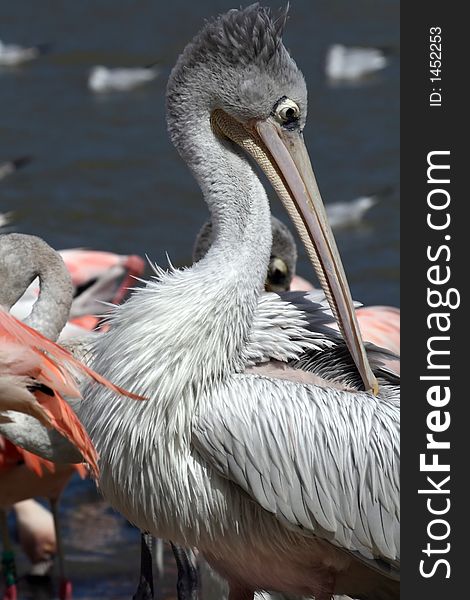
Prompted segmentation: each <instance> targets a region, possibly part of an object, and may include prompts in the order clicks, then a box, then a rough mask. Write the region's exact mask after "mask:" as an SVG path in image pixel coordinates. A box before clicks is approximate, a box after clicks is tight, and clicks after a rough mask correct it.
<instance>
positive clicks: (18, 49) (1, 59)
mask: <svg viewBox="0 0 470 600" xmlns="http://www.w3.org/2000/svg"><path fill="white" fill-rule="evenodd" d="M49 48H50V44H38V45H37V46H27V47H24V46H18V45H17V44H4V43H3V42H2V41H1V40H0V67H15V66H16V65H21V64H22V63H24V62H28V61H30V60H34V59H35V58H38V57H39V56H41V55H42V54H45V53H46V52H47V51H48V50H49Z"/></svg>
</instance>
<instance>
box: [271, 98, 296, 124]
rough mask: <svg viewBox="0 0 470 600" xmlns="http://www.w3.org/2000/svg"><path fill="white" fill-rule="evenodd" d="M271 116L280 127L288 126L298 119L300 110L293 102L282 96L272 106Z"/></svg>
mask: <svg viewBox="0 0 470 600" xmlns="http://www.w3.org/2000/svg"><path fill="white" fill-rule="evenodd" d="M272 115H273V117H274V118H275V119H276V121H278V122H279V123H280V124H281V125H290V124H292V123H295V122H296V121H297V120H298V118H299V117H300V108H299V107H298V106H297V104H296V103H295V102H294V101H293V100H290V99H289V98H286V97H285V96H284V97H283V98H281V99H280V100H278V101H277V102H276V104H275V105H274V108H273V111H272Z"/></svg>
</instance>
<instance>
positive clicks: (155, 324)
mask: <svg viewBox="0 0 470 600" xmlns="http://www.w3.org/2000/svg"><path fill="white" fill-rule="evenodd" d="M284 21H285V19H283V18H281V19H279V20H277V21H274V20H273V19H272V18H271V16H270V14H269V11H268V10H267V9H264V8H260V7H259V6H258V5H253V6H250V7H248V8H247V9H244V10H232V11H229V12H228V13H226V14H225V15H222V16H221V17H219V18H217V19H215V20H212V21H210V22H209V23H207V24H206V25H205V26H204V28H203V29H202V30H201V32H200V33H199V34H198V35H197V36H196V37H195V38H194V40H193V41H192V42H191V43H190V44H189V45H188V46H187V47H186V49H185V50H184V52H183V54H182V55H181V57H180V58H179V60H178V62H177V64H176V66H175V68H174V69H173V71H172V74H171V76H170V80H169V84H168V90H167V115H168V129H169V132H170V135H171V139H172V141H173V143H174V145H175V146H176V148H177V149H178V151H179V152H180V154H181V156H182V157H183V159H184V160H185V161H186V162H187V163H188V166H189V167H190V169H191V171H192V172H193V174H194V175H195V177H196V179H197V181H198V183H199V185H200V187H201V189H202V192H203V195H204V198H205V200H206V202H207V204H208V206H209V209H210V212H211V220H212V223H213V226H214V231H215V240H214V243H213V245H212V247H211V249H210V250H209V252H208V253H207V255H206V257H205V258H204V259H202V260H201V261H199V262H198V263H197V264H195V265H194V266H193V267H191V268H189V269H184V270H172V271H171V272H170V273H165V272H163V271H161V270H158V269H157V280H156V281H150V282H148V284H147V287H145V288H142V289H140V290H137V291H136V292H135V293H134V294H133V296H132V297H131V298H130V299H129V300H128V301H127V302H126V303H125V304H124V305H122V306H119V307H116V309H115V310H114V312H113V316H112V318H111V327H110V330H109V332H108V333H106V334H105V335H104V336H103V338H102V339H100V340H98V341H97V343H96V346H95V349H94V361H93V366H94V368H95V369H96V368H97V369H99V370H100V371H101V372H103V374H105V375H107V376H108V378H109V376H111V377H112V378H113V379H114V380H115V381H116V383H119V384H120V385H126V386H130V387H131V388H132V390H133V391H135V392H136V393H139V394H140V395H143V396H145V397H148V398H149V401H148V402H146V403H139V404H137V403H131V402H130V401H127V400H126V399H122V398H120V397H118V396H117V395H115V394H112V393H109V394H108V393H97V391H96V390H93V389H91V388H89V387H87V388H86V389H85V390H84V397H85V398H86V401H85V402H83V403H81V405H80V407H79V409H78V410H79V415H80V418H81V420H82V422H83V423H84V424H85V427H86V428H87V431H88V433H89V434H90V437H91V439H92V441H93V443H94V444H95V445H96V447H97V449H98V452H99V455H100V469H101V475H100V478H99V485H100V489H101V491H102V492H103V494H104V496H105V498H106V499H107V500H108V501H109V502H110V503H111V504H112V505H113V506H114V507H115V508H117V509H118V510H119V511H120V512H122V513H123V514H124V515H125V516H126V517H127V518H128V519H129V520H130V521H132V522H133V523H135V524H136V525H137V526H138V527H139V528H140V529H141V530H142V531H148V532H150V533H151V534H153V535H155V536H157V537H162V538H165V539H169V540H172V541H174V542H177V543H179V544H182V545H185V546H187V547H197V548H198V549H199V551H200V552H201V553H202V554H203V556H204V557H205V558H206V560H207V561H208V562H209V564H211V566H212V567H213V568H215V570H216V571H218V572H219V573H220V574H221V575H223V576H224V578H225V579H226V580H227V581H228V583H229V586H230V598H231V600H239V599H243V600H245V599H249V598H251V597H252V596H253V593H254V592H255V591H256V590H263V589H269V590H278V591H282V592H285V593H291V594H297V595H308V596H312V595H314V596H315V597H316V599H317V600H326V599H327V598H330V596H331V595H332V594H334V593H335V594H342V593H345V594H349V595H351V596H353V597H357V598H362V599H377V600H391V599H395V598H398V595H399V583H398V577H399V576H398V566H399V547H398V542H399V498H398V495H399V492H398V485H399V479H398V462H399V456H398V447H399V426H398V422H399V388H398V387H397V385H396V384H397V382H398V380H397V378H395V377H393V376H392V375H389V374H388V373H387V372H386V371H385V370H383V369H381V368H377V367H375V368H376V373H377V376H378V378H379V379H378V381H377V379H376V376H375V374H374V373H373V372H372V369H371V367H370V364H369V360H368V356H367V354H366V352H365V350H364V347H363V344H362V341H361V337H360V334H359V331H358V325H357V320H356V317H355V312H354V309H353V306H352V300H351V297H350V292H349V288H348V285H347V282H346V279H345V275H344V272H343V269H342V266H341V263H340V260H339V256H338V253H337V250H336V245H335V243H334V239H333V237H332V234H331V231H330V228H329V226H328V223H327V220H326V216H325V211H324V208H323V205H322V202H321V197H320V194H319V191H318V187H317V185H316V182H315V178H314V174H313V171H312V168H311V165H310V161H309V158H308V154H307V151H306V148H305V146H304V142H303V137H302V130H303V128H304V126H305V120H306V111H307V99H306V86H305V82H304V79H303V76H302V74H301V73H300V71H299V70H298V68H297V66H296V65H295V63H294V61H293V60H292V58H291V57H290V56H289V54H288V52H287V50H286V49H285V47H284V46H283V44H282V41H281V33H282V28H283V24H284ZM247 154H249V155H251V156H252V157H253V158H254V160H256V161H257V162H258V163H259V164H260V166H261V168H262V169H263V170H264V172H265V173H266V175H267V176H268V179H269V180H270V182H271V184H272V185H273V187H274V188H275V190H276V192H277V194H278V195H279V197H280V198H281V200H282V201H283V203H284V204H285V206H286V207H287V209H288V212H289V214H290V215H291V217H292V219H293V220H294V222H295V225H296V227H297V228H298V231H299V233H300V235H301V238H302V241H303V242H304V244H305V245H306V248H307V251H308V253H309V256H310V257H311V258H312V260H313V262H314V264H315V266H316V269H317V274H318V276H319V279H320V281H321V283H322V287H323V288H324V291H325V294H326V296H327V297H328V298H329V300H330V303H331V306H332V310H333V313H334V314H335V317H336V318H337V320H338V321H339V323H340V327H341V330H342V332H343V333H344V337H345V341H346V343H347V347H348V349H349V350H346V348H345V346H344V343H343V342H342V341H341V338H340V337H339V336H338V334H335V333H334V332H332V333H331V334H327V333H325V329H326V327H325V328H323V329H322V326H321V325H322V315H323V310H324V307H322V306H321V305H319V304H315V303H314V302H308V299H305V298H303V300H304V302H303V304H302V305H296V303H295V302H292V303H290V304H289V303H288V302H286V301H283V300H282V299H281V298H280V297H279V296H277V295H276V294H267V295H266V297H265V298H264V299H263V298H261V297H260V294H261V293H262V289H263V285H264V280H265V277H266V272H267V268H268V263H269V258H270V250H271V240H272V238H271V222H270V211H269V204H268V199H267V196H266V192H265V190H264V188H263V186H262V185H261V182H260V180H259V179H258V176H257V175H256V173H255V171H254V170H253V168H252V166H251V161H250V160H249V158H248V156H247ZM295 297H297V298H298V299H302V298H300V296H299V295H298V294H297V296H295ZM293 299H294V297H293ZM263 307H264V313H263V314H264V317H265V318H264V321H263V324H264V327H265V331H266V330H268V331H269V332H270V333H271V334H272V335H270V336H266V337H264V338H263V336H262V335H261V336H260V333H259V332H260V328H259V321H258V322H257V319H259V317H260V312H262V310H261V309H262V308H263ZM286 314H289V315H290V316H291V319H292V320H293V322H295V324H296V331H297V333H298V334H299V336H300V338H299V339H295V340H294V339H291V337H290V336H289V334H288V333H287V332H286V330H284V326H285V319H284V316H285V315H286ZM315 316H316V320H315V318H314V317H315ZM327 321H328V319H327V317H326V316H324V317H323V324H325V323H326V322H327ZM313 323H316V324H317V325H318V329H317V330H315V329H312V324H313ZM261 329H262V328H261ZM255 333H256V336H257V337H256V339H255V340H253V336H254V335H255ZM276 336H277V337H276ZM281 341H282V344H281ZM305 348H310V350H309V351H305ZM349 352H351V355H352V357H353V360H351V358H350V355H349ZM289 357H291V358H292V357H295V360H290V361H289V362H287V361H288V359H289ZM273 359H276V360H273ZM263 361H264V364H259V363H261V362H263ZM283 361H285V362H284V363H283ZM253 362H256V363H258V364H255V365H253V366H252V367H250V368H247V365H249V364H251V363H253ZM378 384H380V387H379V385H378Z"/></svg>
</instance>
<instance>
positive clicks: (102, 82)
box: [88, 65, 158, 92]
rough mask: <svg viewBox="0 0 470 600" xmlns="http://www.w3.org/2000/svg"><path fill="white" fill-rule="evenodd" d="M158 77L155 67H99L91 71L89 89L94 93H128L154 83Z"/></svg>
mask: <svg viewBox="0 0 470 600" xmlns="http://www.w3.org/2000/svg"><path fill="white" fill-rule="evenodd" d="M157 75H158V70H157V69H156V68H155V67H137V68H125V69H123V68H119V69H108V68H107V67H103V66H101V65H99V66H96V67H93V69H92V70H91V72H90V76H89V78H88V87H89V88H90V89H91V90H93V91H94V92H114V91H118V92H126V91H128V90H132V89H134V88H136V87H138V86H140V85H142V84H144V83H147V82H149V81H152V80H153V79H155V77H156V76H157Z"/></svg>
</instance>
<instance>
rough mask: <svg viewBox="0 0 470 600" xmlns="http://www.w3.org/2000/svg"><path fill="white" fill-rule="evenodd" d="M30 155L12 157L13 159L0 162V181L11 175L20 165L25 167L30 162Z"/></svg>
mask: <svg viewBox="0 0 470 600" xmlns="http://www.w3.org/2000/svg"><path fill="white" fill-rule="evenodd" d="M31 160H32V159H31V157H30V156H20V157H19V158H14V159H13V160H6V161H4V162H0V181H1V180H2V179H5V177H8V175H11V174H12V173H14V172H15V171H17V170H18V169H21V167H25V166H26V165H28V164H29V163H30V162H31Z"/></svg>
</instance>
